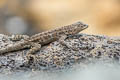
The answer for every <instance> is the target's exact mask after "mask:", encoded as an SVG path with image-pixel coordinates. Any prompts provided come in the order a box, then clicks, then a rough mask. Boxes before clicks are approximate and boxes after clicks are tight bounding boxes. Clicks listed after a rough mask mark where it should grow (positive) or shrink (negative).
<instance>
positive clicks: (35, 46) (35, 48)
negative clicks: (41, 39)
mask: <svg viewBox="0 0 120 80" xmlns="http://www.w3.org/2000/svg"><path fill="white" fill-rule="evenodd" d="M30 45H31V47H32V48H31V49H30V50H29V51H28V52H27V59H28V60H29V59H30V58H34V55H33V54H34V53H35V52H36V51H38V50H40V48H41V44H38V43H35V42H30Z"/></svg>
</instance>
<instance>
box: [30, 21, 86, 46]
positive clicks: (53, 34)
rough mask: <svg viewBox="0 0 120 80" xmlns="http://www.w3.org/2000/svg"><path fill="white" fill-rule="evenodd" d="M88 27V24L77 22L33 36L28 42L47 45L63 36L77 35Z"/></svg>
mask: <svg viewBox="0 0 120 80" xmlns="http://www.w3.org/2000/svg"><path fill="white" fill-rule="evenodd" d="M87 27H88V25H87V24H84V23H82V22H76V23H73V24H71V25H66V26H63V27H60V28H56V29H53V30H49V31H45V32H41V33H38V34H35V35H33V36H31V37H30V38H29V40H28V41H30V42H38V43H40V44H47V43H49V42H52V41H55V40H57V39H59V38H60V37H61V36H62V35H73V34H77V33H79V32H80V31H82V30H84V29H86V28H87Z"/></svg>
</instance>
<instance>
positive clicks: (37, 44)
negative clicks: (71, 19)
mask: <svg viewBox="0 0 120 80" xmlns="http://www.w3.org/2000/svg"><path fill="white" fill-rule="evenodd" d="M86 28H88V25H87V24H84V23H82V22H80V21H78V22H75V23H73V24H70V25H66V26H63V27H60V28H56V29H52V30H48V31H45V32H41V33H38V34H35V35H33V36H31V37H29V36H25V35H14V36H12V38H11V39H13V40H17V39H19V38H20V39H22V38H23V40H20V41H18V42H16V43H15V44H13V45H12V46H6V47H5V48H1V49H0V54H4V53H8V52H11V51H17V50H21V49H25V48H30V50H29V51H28V52H27V53H26V54H27V56H28V57H29V56H30V55H32V54H33V53H35V52H36V51H38V50H40V49H41V45H45V44H48V43H50V42H53V41H56V40H59V42H60V43H61V44H65V42H64V40H65V39H66V38H67V36H69V35H74V34H77V33H79V32H80V31H82V30H84V29H86Z"/></svg>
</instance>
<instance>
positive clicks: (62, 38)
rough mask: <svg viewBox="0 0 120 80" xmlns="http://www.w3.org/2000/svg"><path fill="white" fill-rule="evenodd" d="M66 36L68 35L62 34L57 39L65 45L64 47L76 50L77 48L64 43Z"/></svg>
mask: <svg viewBox="0 0 120 80" xmlns="http://www.w3.org/2000/svg"><path fill="white" fill-rule="evenodd" d="M67 37H68V36H67V35H62V36H61V37H60V39H59V42H60V44H62V45H63V46H66V47H67V48H69V49H72V50H75V51H78V49H77V48H74V47H71V46H69V45H68V44H66V42H65V39H66V38H67Z"/></svg>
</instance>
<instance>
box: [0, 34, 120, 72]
mask: <svg viewBox="0 0 120 80" xmlns="http://www.w3.org/2000/svg"><path fill="white" fill-rule="evenodd" d="M65 42H66V45H67V46H68V47H67V46H65V45H61V44H60V43H59V42H58V41H55V42H52V43H50V44H48V45H45V46H42V48H41V50H40V51H38V52H36V53H35V57H34V58H31V59H30V60H28V59H27V58H26V52H27V51H28V50H29V49H24V50H20V51H13V52H9V53H6V54H4V55H0V72H5V71H7V72H8V71H10V72H11V71H21V70H24V71H27V70H53V69H54V70H61V69H65V68H70V67H74V66H75V65H77V64H79V66H80V67H83V66H86V65H87V64H88V63H90V62H93V60H102V61H106V60H108V59H110V60H111V61H115V62H118V63H119V59H120V37H107V36H97V35H87V34H77V35H74V36H69V37H68V38H67V39H66V40H65ZM14 43H16V42H13V41H11V40H10V38H9V36H6V35H3V34H0V48H4V47H6V46H12V45H14Z"/></svg>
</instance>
